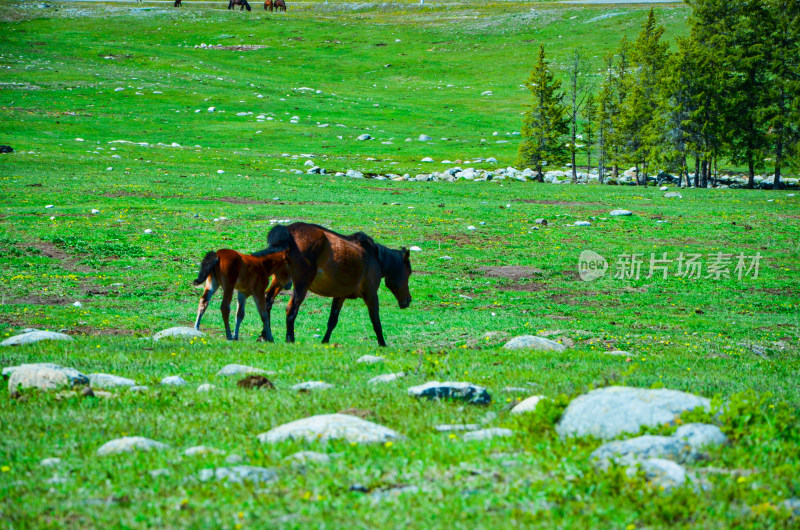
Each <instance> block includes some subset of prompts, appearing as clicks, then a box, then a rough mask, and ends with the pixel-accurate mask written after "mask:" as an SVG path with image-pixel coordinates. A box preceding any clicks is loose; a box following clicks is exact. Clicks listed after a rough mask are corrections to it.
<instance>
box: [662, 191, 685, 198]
mask: <svg viewBox="0 0 800 530" xmlns="http://www.w3.org/2000/svg"><path fill="white" fill-rule="evenodd" d="M664 198H665V199H683V195H681V194H680V192H678V191H670V192H668V193H665V194H664Z"/></svg>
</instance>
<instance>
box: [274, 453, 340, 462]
mask: <svg viewBox="0 0 800 530" xmlns="http://www.w3.org/2000/svg"><path fill="white" fill-rule="evenodd" d="M284 460H291V461H293V462H295V463H300V464H327V463H328V462H330V461H331V457H329V456H328V455H326V454H325V453H318V452H316V451H298V452H297V453H294V454H291V455H289V456H287V457H286V458H285V459H284Z"/></svg>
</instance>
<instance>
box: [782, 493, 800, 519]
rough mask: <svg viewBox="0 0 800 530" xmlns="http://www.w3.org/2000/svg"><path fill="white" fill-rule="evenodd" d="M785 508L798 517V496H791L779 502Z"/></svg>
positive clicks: (799, 507)
mask: <svg viewBox="0 0 800 530" xmlns="http://www.w3.org/2000/svg"><path fill="white" fill-rule="evenodd" d="M781 506H783V507H784V508H785V509H786V510H788V511H789V512H790V513H791V514H792V515H793V516H794V517H800V497H792V498H791V499H786V500H785V501H783V502H781Z"/></svg>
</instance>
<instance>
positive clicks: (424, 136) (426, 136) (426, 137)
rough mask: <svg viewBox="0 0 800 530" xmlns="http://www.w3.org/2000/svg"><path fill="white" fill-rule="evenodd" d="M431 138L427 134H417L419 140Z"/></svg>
mask: <svg viewBox="0 0 800 530" xmlns="http://www.w3.org/2000/svg"><path fill="white" fill-rule="evenodd" d="M431 140H433V138H431V137H430V136H428V135H427V134H420V135H419V141H420V142H430V141H431Z"/></svg>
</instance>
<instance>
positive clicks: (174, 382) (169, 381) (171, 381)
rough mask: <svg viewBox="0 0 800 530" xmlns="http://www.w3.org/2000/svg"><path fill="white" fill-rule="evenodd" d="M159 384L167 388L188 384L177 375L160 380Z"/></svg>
mask: <svg viewBox="0 0 800 530" xmlns="http://www.w3.org/2000/svg"><path fill="white" fill-rule="evenodd" d="M161 384H162V385H168V386H186V385H188V384H189V383H188V382H187V381H186V379H184V378H183V377H181V376H179V375H171V376H169V377H165V378H164V379H162V380H161Z"/></svg>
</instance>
